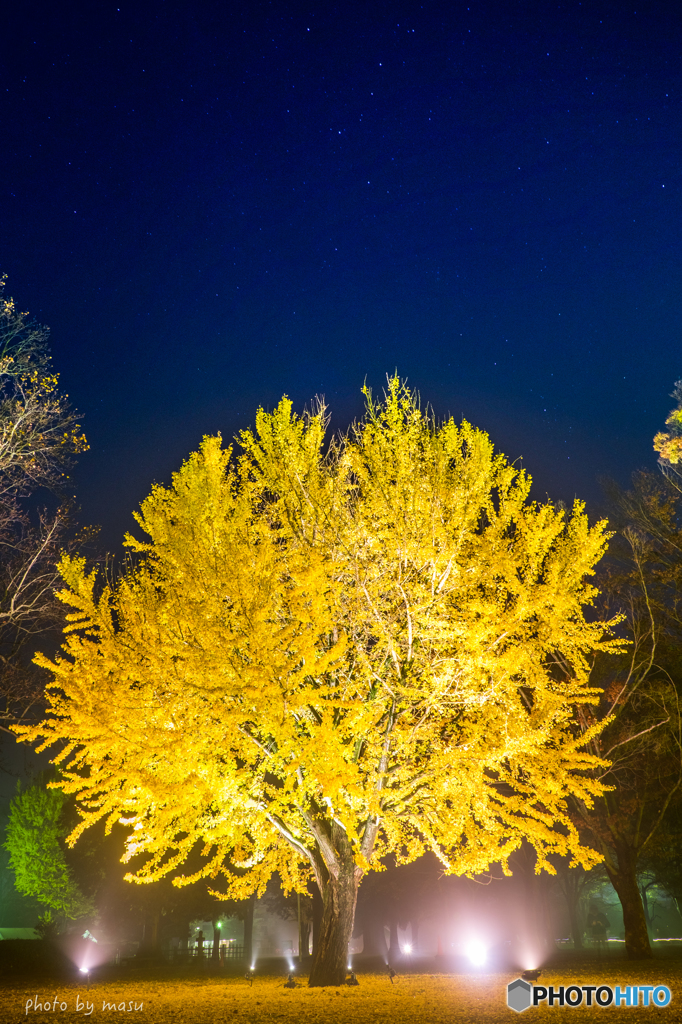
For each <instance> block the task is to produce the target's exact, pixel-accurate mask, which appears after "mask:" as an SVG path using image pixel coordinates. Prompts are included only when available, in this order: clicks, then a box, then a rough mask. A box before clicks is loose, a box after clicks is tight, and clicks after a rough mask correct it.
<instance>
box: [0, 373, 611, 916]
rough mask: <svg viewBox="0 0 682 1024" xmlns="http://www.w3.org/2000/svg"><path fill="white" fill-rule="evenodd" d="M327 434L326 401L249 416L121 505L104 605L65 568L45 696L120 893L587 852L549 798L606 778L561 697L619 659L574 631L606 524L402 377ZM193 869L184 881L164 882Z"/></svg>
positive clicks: (569, 700)
mask: <svg viewBox="0 0 682 1024" xmlns="http://www.w3.org/2000/svg"><path fill="white" fill-rule="evenodd" d="M366 400H367V413H366V416H365V418H364V419H363V420H362V421H361V422H360V423H359V424H358V425H357V426H356V427H355V428H354V429H353V431H352V432H351V433H350V434H349V435H348V436H347V437H346V438H343V439H340V440H336V441H333V442H332V443H331V444H330V445H328V446H327V448H326V449H325V410H324V408H322V407H320V408H318V409H316V410H314V412H313V413H311V414H309V415H306V416H304V417H298V416H296V415H294V414H293V413H292V409H291V403H290V402H289V401H288V399H286V398H284V399H283V400H282V401H281V403H280V404H279V406H278V407H277V408H276V409H275V411H274V412H273V413H271V414H268V413H265V412H263V410H259V412H258V415H257V420H256V429H255V432H250V431H249V432H245V433H243V434H242V435H241V438H240V443H241V447H242V452H241V454H240V455H239V457H238V458H233V457H232V453H231V451H230V450H224V449H223V447H222V444H221V439H220V438H219V437H207V438H205V439H204V442H203V444H202V445H201V448H200V450H199V452H197V453H195V454H193V455H191V456H190V458H189V459H188V460H187V462H186V463H185V464H184V465H183V467H182V468H181V469H180V471H179V472H177V473H176V474H175V475H174V477H173V481H172V485H171V486H170V487H168V488H166V487H161V486H155V487H154V488H153V490H152V492H151V494H150V496H149V497H148V498H147V499H146V500H145V501H144V502H143V503H142V506H141V510H140V512H139V514H138V515H137V516H136V519H137V522H138V523H139V525H140V527H141V528H142V529H143V530H144V532H145V534H146V535H147V538H148V540H147V541H146V542H145V543H140V542H138V541H137V540H135V539H134V538H132V537H130V536H129V537H128V538H127V544H128V546H129V547H130V548H131V549H132V550H133V551H134V552H135V553H136V560H135V561H134V563H133V566H134V567H133V568H131V569H130V571H129V572H128V574H127V575H126V576H124V577H123V578H122V579H121V580H120V582H119V583H118V584H117V585H116V586H115V587H113V588H110V587H104V589H103V590H102V592H101V594H99V596H98V594H97V587H96V578H95V576H94V574H91V575H88V574H87V573H86V571H85V567H84V563H83V561H82V560H79V559H70V558H64V559H63V561H62V565H61V572H62V576H63V578H64V581H65V584H66V589H65V590H64V591H63V593H62V595H61V597H62V600H64V601H65V602H66V603H67V604H68V605H70V606H71V608H72V609H73V611H72V612H71V614H70V615H69V626H68V630H67V632H68V636H67V638H66V642H65V645H64V648H63V654H62V655H61V656H59V657H58V658H56V660H55V661H54V662H50V661H49V660H48V659H46V658H44V657H40V656H39V657H38V658H37V659H36V660H37V661H38V663H39V664H41V665H42V666H43V667H45V668H47V669H49V670H50V671H51V673H52V675H53V681H52V683H51V685H50V687H49V690H48V692H49V710H48V714H47V717H46V718H45V721H43V722H42V724H41V725H40V726H38V727H35V728H29V727H19V728H17V730H16V731H17V732H18V734H19V735H20V736H21V737H22V738H23V739H26V740H33V741H38V742H39V743H40V748H39V749H44V748H46V747H48V746H50V745H51V744H55V743H56V744H58V747H59V753H58V755H57V756H56V757H55V759H54V760H55V762H56V763H59V764H61V765H62V771H63V778H64V780H65V781H64V782H63V783H61V785H62V786H63V788H64V789H65V790H66V791H67V792H73V793H76V794H77V795H78V797H79V800H80V805H81V808H82V814H83V821H82V823H81V825H80V826H79V828H78V829H76V832H75V833H74V834H73V836H72V841H75V839H76V838H77V835H78V834H79V832H80V831H81V830H82V829H83V828H84V827H87V825H89V824H91V823H92V822H94V821H96V820H98V819H100V818H102V817H105V818H107V820H108V824H109V827H111V825H112V824H113V823H114V822H115V821H117V820H123V821H124V822H125V823H126V824H127V825H128V826H129V829H130V832H129V840H128V857H132V856H134V855H139V854H142V855H144V856H143V861H144V863H143V864H142V867H140V868H139V869H138V872H137V874H136V875H135V876H132V875H131V876H130V877H131V878H133V877H134V879H135V880H136V881H142V882H143V881H153V880H154V879H156V878H158V877H161V876H162V875H164V874H166V873H168V872H174V873H177V872H178V871H179V870H181V867H182V864H183V863H184V862H185V859H186V857H187V856H188V854H189V852H190V851H191V850H192V849H193V848H194V847H195V846H196V845H197V844H200V845H201V847H202V849H203V850H204V852H205V857H206V860H205V863H204V867H203V868H202V869H201V871H200V874H204V875H212V876H215V875H217V874H218V873H222V874H223V875H224V883H225V882H226V884H227V890H228V892H229V893H230V894H231V895H234V896H237V897H239V896H244V895H246V894H248V893H249V892H251V891H253V890H254V889H259V890H262V888H263V887H264V884H265V882H266V881H267V878H268V877H269V875H270V874H271V873H272V871H274V870H277V871H279V872H280V873H281V875H282V877H283V879H284V881H285V885H286V886H287V887H290V886H293V887H300V886H302V885H303V882H304V880H305V877H306V872H308V871H310V870H311V869H312V870H313V871H314V872H315V873H316V874H317V875H318V878H319V877H320V871H323V870H324V867H326V869H327V870H328V871H329V872H331V873H333V872H334V870H335V856H336V854H335V849H334V840H333V836H334V833H335V829H336V830H337V832H338V829H341V830H343V834H344V835H345V836H347V837H348V839H349V841H350V843H351V846H352V849H353V852H354V856H355V861H356V864H357V865H358V871H360V872H363V871H365V870H367V869H369V868H370V867H372V866H375V867H376V866H379V863H378V862H379V858H380V857H381V856H383V855H384V854H385V853H386V852H387V851H389V850H392V851H394V852H396V853H397V856H398V859H399V860H403V861H407V860H410V859H413V858H415V857H417V856H419V855H420V854H421V853H423V852H424V851H425V850H433V851H435V852H436V854H437V855H438V856H439V857H440V858H441V860H442V862H443V864H444V865H445V868H446V869H447V870H448V871H454V872H459V873H463V872H466V873H475V872H479V871H482V870H485V869H487V867H488V866H489V864H490V863H491V862H500V863H502V865H503V867H505V869H506V865H507V861H508V858H509V856H510V854H511V853H512V852H513V851H514V850H515V849H516V848H518V846H519V845H520V843H521V842H522V840H523V839H526V840H527V841H528V842H529V843H531V844H532V845H533V847H534V848H535V849H536V850H537V852H538V866H539V867H541V866H544V867H545V868H547V869H548V870H551V866H550V865H549V864H548V862H547V860H546V856H547V854H549V853H559V854H570V855H572V856H573V858H574V859H575V861H577V862H580V863H582V864H584V865H585V866H589V865H590V864H591V863H594V861H595V860H597V859H598V857H597V855H595V854H594V853H593V851H589V850H585V849H582V848H581V847H580V844H579V841H578V837H577V835H576V832H575V830H574V828H573V827H572V825H571V823H570V820H569V817H568V815H567V813H566V800H567V798H568V797H569V795H574V796H577V797H578V798H580V799H581V800H584V801H585V802H586V803H587V804H588V805H589V804H590V803H591V800H592V798H593V796H594V795H595V794H597V793H599V792H600V791H601V790H600V788H599V785H598V783H596V782H595V781H594V776H593V773H592V770H593V769H594V767H595V766H596V765H597V764H598V763H599V762H597V761H596V759H595V758H594V757H593V756H591V755H590V754H589V753H587V752H586V750H585V747H586V745H587V744H588V743H589V740H590V738H591V737H590V736H585V735H583V736H578V735H577V734H576V733H575V732H574V730H573V729H572V727H571V716H572V710H573V708H574V706H575V705H576V704H577V703H581V704H584V703H586V702H589V701H590V700H592V699H593V697H594V691H593V690H591V689H590V688H589V684H588V674H589V662H590V659H591V657H592V656H593V655H594V653H595V652H596V651H599V650H602V651H603V650H607V651H608V650H611V649H613V648H614V647H615V646H616V642H615V641H613V640H611V639H609V624H605V623H602V622H595V621H586V619H585V616H584V609H585V607H586V606H588V605H590V604H591V603H592V601H593V598H594V595H595V591H594V589H593V587H592V586H591V585H590V583H589V582H587V580H588V578H589V576H590V575H591V573H592V572H593V568H594V565H595V563H596V562H597V561H598V559H599V558H600V556H601V554H602V553H603V550H604V547H605V544H606V541H607V536H608V535H607V533H606V524H605V523H603V522H601V523H598V524H596V525H595V526H593V527H590V526H589V524H588V522H587V518H586V515H585V512H584V509H583V506H582V505H581V504H580V503H579V502H577V503H576V504H575V506H574V508H573V510H572V513H571V514H570V515H566V514H565V513H564V511H562V510H561V509H558V508H556V507H554V506H553V505H551V504H546V505H538V504H535V503H533V502H531V501H530V500H529V498H528V492H529V487H530V480H529V478H528V477H527V476H526V475H525V474H524V473H523V472H519V471H517V470H516V469H514V468H513V467H512V466H510V465H509V463H508V462H507V461H506V459H505V458H504V457H503V456H502V455H500V454H496V453H495V452H494V451H493V446H492V444H491V442H490V440H489V438H488V436H487V435H486V434H485V433H483V432H482V431H480V430H477V429H475V428H474V427H472V426H471V425H470V424H468V423H466V422H464V423H462V424H461V426H457V425H456V424H455V423H454V422H453V421H452V420H448V421H446V422H444V423H442V424H440V425H438V424H436V423H435V422H433V420H432V419H431V418H430V417H429V416H427V415H426V414H424V413H423V412H422V411H421V410H420V408H419V406H418V404H417V402H416V401H415V399H414V397H413V396H412V395H411V394H410V392H409V391H408V390H407V388H406V387H405V386H404V385H402V384H401V383H400V381H399V380H398V379H397V378H394V379H391V380H390V381H389V389H388V392H387V394H386V397H385V400H384V401H382V402H379V403H377V402H375V400H374V399H373V398H372V396H371V394H370V393H369V392H368V391H367V392H366ZM194 877H196V875H192V876H188V877H184V876H182V875H180V876H179V877H178V876H177V874H176V878H177V880H178V882H179V883H180V884H183V883H185V882H188V881H191V880H192V878H194Z"/></svg>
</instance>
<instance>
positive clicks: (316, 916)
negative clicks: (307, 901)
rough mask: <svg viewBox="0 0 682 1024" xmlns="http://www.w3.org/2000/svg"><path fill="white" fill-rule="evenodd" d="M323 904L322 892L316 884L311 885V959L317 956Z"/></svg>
mask: <svg viewBox="0 0 682 1024" xmlns="http://www.w3.org/2000/svg"><path fill="white" fill-rule="evenodd" d="M323 910H324V904H323V902H322V894H321V892H320V890H319V889H318V887H317V886H316V885H314V886H313V960H315V959H316V958H317V948H318V946H319V944H320V930H321V928H322V911H323Z"/></svg>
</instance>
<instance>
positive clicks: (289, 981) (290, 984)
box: [284, 973, 296, 988]
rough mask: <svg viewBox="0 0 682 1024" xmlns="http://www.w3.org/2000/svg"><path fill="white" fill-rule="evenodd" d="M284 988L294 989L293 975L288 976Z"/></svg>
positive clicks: (294, 980)
mask: <svg viewBox="0 0 682 1024" xmlns="http://www.w3.org/2000/svg"><path fill="white" fill-rule="evenodd" d="M284 987H285V988H296V979H295V978H294V976H293V974H291V973H290V974H289V976H288V977H287V980H286V984H285V986H284Z"/></svg>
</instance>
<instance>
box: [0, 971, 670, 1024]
mask: <svg viewBox="0 0 682 1024" xmlns="http://www.w3.org/2000/svg"><path fill="white" fill-rule="evenodd" d="M681 968H682V963H681V961H680V959H679V958H678V957H666V956H659V957H657V958H656V960H654V961H651V962H649V963H648V964H645V965H641V964H632V963H629V962H628V961H626V960H625V959H621V958H620V957H618V958H615V957H604V958H602V959H601V960H599V959H593V960H590V959H588V958H585V959H575V958H573V959H571V958H566V959H565V960H564V961H563V962H561V961H558V962H554V964H553V966H552V967H551V968H548V969H547V970H546V971H545V972H544V973H543V975H542V978H541V980H540V983H542V984H543V985H554V986H559V985H562V984H563V985H569V984H579V985H582V984H611V985H616V984H620V985H621V986H624V985H631V984H633V983H636V982H640V983H641V984H652V985H659V984H668V986H669V987H670V988H671V989H672V992H673V998H672V1001H671V1003H670V1005H669V1006H668V1007H666V1008H664V1009H661V1008H654V1007H652V1008H649V1009H643V1008H641V1007H640V1009H638V1010H633V1009H628V1008H626V1007H621V1008H614V1007H609V1008H604V1009H601V1008H597V1007H594V1008H591V1009H588V1008H586V1007H581V1008H576V1009H569V1008H559V1007H555V1008H549V1007H546V1006H544V1007H538V1008H530V1009H529V1010H527V1011H526V1012H525V1013H524V1014H515V1013H514V1012H513V1011H511V1010H509V1009H508V1007H507V1005H506V986H507V983H508V982H509V981H511V980H512V979H513V977H514V975H513V973H509V972H507V973H495V974H486V973H482V972H480V973H477V974H469V975H467V974H447V973H439V974H416V973H414V974H398V975H397V976H396V978H395V980H394V982H393V983H391V981H390V980H389V978H388V977H387V976H386V975H377V974H367V975H363V974H362V973H360V974H359V975H358V978H359V982H360V984H359V986H358V987H357V988H349V987H342V988H338V989H337V988H331V989H308V988H307V987H306V985H305V981H304V980H303V981H300V982H299V987H297V988H296V989H295V990H288V989H285V988H284V979H283V978H281V977H277V978H275V977H258V976H257V977H256V979H255V980H254V982H253V986H251V985H249V983H248V981H246V980H244V979H243V978H241V977H237V978H235V977H232V978H215V977H209V978H205V979H193V980H191V979H185V980H178V979H173V978H169V979H166V980H161V979H156V980H150V979H133V978H130V979H128V980H125V981H120V980H119V981H116V980H108V981H94V982H93V983H92V984H91V986H90V988H89V990H88V989H87V988H86V986H85V985H84V984H82V985H74V984H71V985H62V986H54V985H52V986H50V985H47V984H45V983H41V984H39V985H38V986H37V987H36V986H35V985H34V986H32V987H29V986H28V985H25V984H18V983H17V984H5V985H4V986H3V991H2V1006H1V1008H0V1021H2V1024H4V1022H5V1021H7V1022H15V1021H19V1020H27V1019H29V1020H34V1021H46V1020H54V1019H55V1018H58V1019H62V1020H74V1019H80V1018H84V1017H88V1018H89V1019H90V1020H92V1021H94V1020H100V1021H101V1020H103V1019H108V1020H121V1019H131V1018H134V1019H137V1020H141V1021H144V1022H145V1024H213V1022H216V1024H218V1022H220V1024H222V1022H231V1021H234V1022H235V1024H237V1022H241V1021H248V1022H251V1021H253V1022H254V1024H261V1022H262V1024H289V1022H291V1024H326V1022H327V1021H339V1022H342V1024H365V1022H367V1024H369V1022H374V1021H396V1022H400V1024H403V1022H404V1024H432V1022H433V1024H440V1022H443V1024H445V1022H459V1021H461V1022H464V1021H472V1022H479V1021H480V1022H498V1021H504V1020H506V1021H511V1020H520V1019H523V1020H530V1021H533V1020H537V1019H539V1018H540V1017H541V1018H542V1019H543V1020H544V1019H547V1018H548V1017H549V1018H561V1019H563V1018H565V1016H566V1014H569V1015H570V1018H571V1020H573V1021H582V1020H587V1019H593V1018H594V1015H595V1014H596V1015H597V1016H601V1015H603V1014H607V1017H608V1020H609V1021H614V1022H615V1021H617V1020H621V1019H628V1020H630V1021H634V1020H635V1019H636V1020H637V1021H638V1022H639V1021H640V1020H642V1018H644V1019H647V1018H650V1019H651V1020H654V1019H655V1020H657V1021H670V1022H678V1021H679V1022H681V1024H682V970H681ZM36 997H37V1002H38V1003H39V1004H40V1003H42V1004H43V1007H42V1009H36V1008H35V1004H36ZM55 999H56V1001H57V1002H56V1009H53V1008H52V1007H53V1006H54V1001H55ZM28 1001H32V1002H30V1003H29V1006H28V1009H27V1002H28ZM48 1002H49V1005H50V1009H49V1010H46V1008H45V1004H46V1003H48ZM64 1004H66V1005H65V1006H64ZM105 1004H108V1006H107V1005H105ZM121 1004H125V1007H126V1008H125V1010H123V1009H119V1007H120V1005H121ZM112 1005H113V1006H115V1007H116V1009H112V1008H111V1007H112ZM136 1006H137V1007H138V1009H136ZM88 1011H89V1012H88Z"/></svg>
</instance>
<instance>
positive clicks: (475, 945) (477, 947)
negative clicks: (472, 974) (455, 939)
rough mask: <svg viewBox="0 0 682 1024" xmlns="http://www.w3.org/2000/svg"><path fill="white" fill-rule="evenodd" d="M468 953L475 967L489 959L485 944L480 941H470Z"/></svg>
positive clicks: (467, 948)
mask: <svg viewBox="0 0 682 1024" xmlns="http://www.w3.org/2000/svg"><path fill="white" fill-rule="evenodd" d="M465 952H466V955H467V958H468V959H469V960H470V962H471V963H472V964H473V965H474V967H481V966H482V965H483V964H484V963H485V962H486V959H487V952H486V948H485V946H484V945H483V944H482V943H480V942H470V943H469V945H468V946H467V947H466V950H465Z"/></svg>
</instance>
